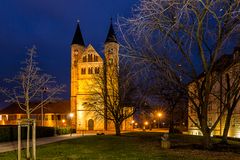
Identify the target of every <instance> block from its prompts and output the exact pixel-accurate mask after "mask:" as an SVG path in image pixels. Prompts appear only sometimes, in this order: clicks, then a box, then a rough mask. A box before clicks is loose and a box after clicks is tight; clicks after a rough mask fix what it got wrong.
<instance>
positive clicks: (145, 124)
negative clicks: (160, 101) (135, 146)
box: [144, 121, 148, 129]
mask: <svg viewBox="0 0 240 160" xmlns="http://www.w3.org/2000/svg"><path fill="white" fill-rule="evenodd" d="M147 126H148V121H146V122H145V123H144V128H145V129H147Z"/></svg>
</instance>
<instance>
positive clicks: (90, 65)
mask: <svg viewBox="0 0 240 160" xmlns="http://www.w3.org/2000/svg"><path fill="white" fill-rule="evenodd" d="M103 54H104V55H103V57H104V58H102V57H101V56H100V54H99V53H97V51H96V50H95V49H94V48H93V46H92V45H91V44H89V45H88V46H87V47H86V46H85V44H84V41H83V37H82V34H81V31H80V27H79V24H77V28H76V31H75V34H74V37H73V41H72V45H71V99H70V101H71V112H72V113H74V118H73V122H72V123H73V126H75V128H76V130H77V131H80V130H106V129H107V130H113V129H114V125H113V124H112V123H111V122H108V121H107V120H106V119H105V120H104V118H99V117H97V116H96V114H95V112H94V111H91V110H89V108H87V107H86V104H94V103H95V102H93V101H92V100H91V94H92V93H91V91H90V88H89V87H90V86H91V87H95V86H94V83H96V82H95V80H94V76H97V75H99V74H101V73H103V72H102V71H103V67H104V64H113V65H112V66H115V67H117V69H118V66H119V65H118V63H119V61H118V54H119V44H118V42H117V39H116V36H115V33H114V29H113V26H112V24H111V25H110V28H109V31H108V35H107V38H106V41H105V43H104V52H103ZM104 62H106V63H104ZM106 66H108V65H106ZM107 71H110V69H107ZM108 73H109V72H108ZM108 73H106V74H107V75H108ZM102 108H103V109H104V107H103V106H102ZM129 121H131V120H129ZM128 124H130V122H126V121H125V122H123V126H122V129H123V130H126V129H128ZM129 127H130V126H129Z"/></svg>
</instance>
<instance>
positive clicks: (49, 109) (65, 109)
mask: <svg viewBox="0 0 240 160" xmlns="http://www.w3.org/2000/svg"><path fill="white" fill-rule="evenodd" d="M36 104H37V102H35V103H31V104H30V106H35V105H36ZM70 111H71V110H70V102H69V101H68V100H64V101H58V102H50V103H48V104H46V105H44V113H59V114H62V113H66V114H68V113H70ZM40 113H41V108H39V109H37V110H35V111H34V112H33V114H40ZM0 114H25V112H24V111H23V110H21V109H20V107H19V106H18V105H17V103H13V104H10V105H9V106H7V107H5V108H3V109H2V110H0Z"/></svg>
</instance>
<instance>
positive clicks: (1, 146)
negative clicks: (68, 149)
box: [0, 133, 95, 153]
mask: <svg viewBox="0 0 240 160" xmlns="http://www.w3.org/2000/svg"><path fill="white" fill-rule="evenodd" d="M85 135H86V136H87V135H95V134H92V133H87V134H84V136H85ZM81 136H83V135H82V134H72V135H70V134H67V135H61V136H56V137H45V138H37V140H36V142H37V144H36V145H37V146H39V145H43V144H49V143H53V142H58V141H63V140H67V139H72V138H77V137H81ZM31 141H32V140H31V139H30V146H31ZM17 144H18V142H17V141H13V142H1V143H0V153H3V152H9V151H14V150H17ZM22 147H23V148H26V140H22Z"/></svg>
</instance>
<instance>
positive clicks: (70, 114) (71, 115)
mask: <svg viewBox="0 0 240 160" xmlns="http://www.w3.org/2000/svg"><path fill="white" fill-rule="evenodd" d="M73 116H74V114H73V113H69V117H70V136H72V118H73Z"/></svg>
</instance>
